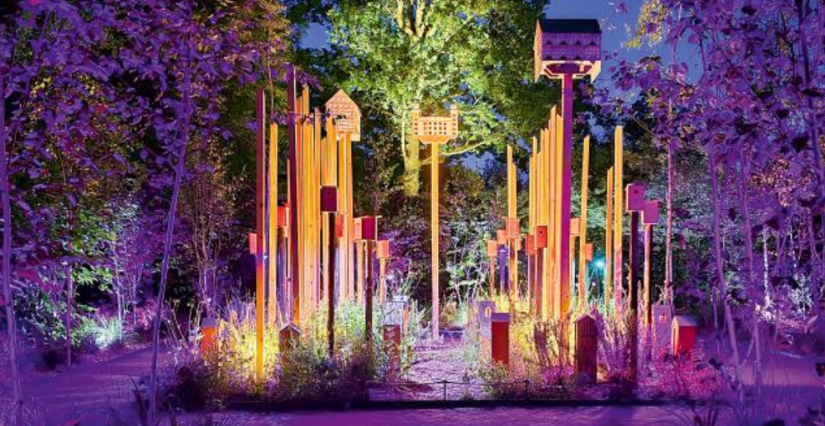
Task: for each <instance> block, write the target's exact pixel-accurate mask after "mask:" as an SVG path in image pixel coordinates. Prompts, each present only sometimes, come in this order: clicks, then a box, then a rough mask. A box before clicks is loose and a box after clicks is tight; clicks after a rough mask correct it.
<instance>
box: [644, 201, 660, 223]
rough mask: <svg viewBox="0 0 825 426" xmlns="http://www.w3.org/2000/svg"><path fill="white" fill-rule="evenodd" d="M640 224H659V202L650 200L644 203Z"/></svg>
mask: <svg viewBox="0 0 825 426" xmlns="http://www.w3.org/2000/svg"><path fill="white" fill-rule="evenodd" d="M642 224H644V225H658V224H659V200H651V201H646V202H645V209H644V210H643V211H642Z"/></svg>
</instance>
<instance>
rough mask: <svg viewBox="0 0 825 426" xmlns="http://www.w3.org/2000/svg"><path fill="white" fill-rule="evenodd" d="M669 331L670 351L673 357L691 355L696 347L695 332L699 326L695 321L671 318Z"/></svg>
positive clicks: (678, 317)
mask: <svg viewBox="0 0 825 426" xmlns="http://www.w3.org/2000/svg"><path fill="white" fill-rule="evenodd" d="M672 324H673V328H672V329H671V351H672V353H673V355H677V356H681V355H692V354H693V348H694V347H695V346H696V330H697V329H698V328H699V324H698V323H697V322H696V320H695V319H693V318H691V317H689V316H684V315H677V316H675V317H673V323H672Z"/></svg>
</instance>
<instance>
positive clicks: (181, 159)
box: [149, 69, 191, 424]
mask: <svg viewBox="0 0 825 426" xmlns="http://www.w3.org/2000/svg"><path fill="white" fill-rule="evenodd" d="M183 78H184V81H183V87H184V91H183V99H182V100H183V103H184V107H183V117H181V118H182V119H183V121H184V123H183V126H182V128H181V133H180V134H181V135H182V136H181V138H180V139H181V140H179V141H178V143H179V144H180V146H179V147H178V153H177V155H176V157H177V161H178V162H177V164H176V165H175V182H174V186H173V188H172V199H171V200H170V201H169V215H168V217H167V219H166V233H165V235H164V241H163V262H162V264H161V269H160V288H159V289H158V296H157V299H156V303H155V320H154V324H153V327H152V371H151V379H150V383H149V385H150V387H149V417H150V419H151V424H155V423H156V422H157V418H158V406H157V403H158V401H157V396H158V395H157V390H158V383H157V376H158V350H159V348H160V319H161V316H162V315H163V305H164V299H165V297H166V283H167V281H168V277H169V260H170V258H171V256H172V240H173V238H174V235H175V221H176V218H177V210H178V198H179V197H180V187H181V183H182V181H183V174H184V172H185V169H186V145H187V144H188V142H189V125H190V115H191V110H190V106H191V104H190V99H189V96H190V91H189V88H190V75H189V70H188V69H187V70H185V71H184V77H183Z"/></svg>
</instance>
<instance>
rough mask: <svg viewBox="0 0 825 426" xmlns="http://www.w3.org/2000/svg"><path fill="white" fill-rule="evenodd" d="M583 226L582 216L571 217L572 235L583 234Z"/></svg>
mask: <svg viewBox="0 0 825 426" xmlns="http://www.w3.org/2000/svg"><path fill="white" fill-rule="evenodd" d="M581 226H582V219H581V218H580V217H574V218H571V219H570V236H573V237H578V236H579V235H581V229H582V228H581Z"/></svg>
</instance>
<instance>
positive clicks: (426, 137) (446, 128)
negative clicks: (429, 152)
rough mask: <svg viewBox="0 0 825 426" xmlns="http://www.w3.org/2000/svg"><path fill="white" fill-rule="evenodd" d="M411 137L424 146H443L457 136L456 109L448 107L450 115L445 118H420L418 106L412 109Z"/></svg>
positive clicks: (455, 107) (454, 106) (453, 106)
mask: <svg viewBox="0 0 825 426" xmlns="http://www.w3.org/2000/svg"><path fill="white" fill-rule="evenodd" d="M412 129H413V136H414V137H415V138H416V139H418V140H420V141H421V142H423V143H425V144H443V143H446V142H447V141H450V140H452V139H455V138H456V136H458V107H457V106H456V105H455V104H453V105H452V106H451V107H450V115H449V116H446V117H442V116H432V117H422V116H421V112H420V111H419V109H418V104H416V105H415V106H414V107H413V114H412Z"/></svg>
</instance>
